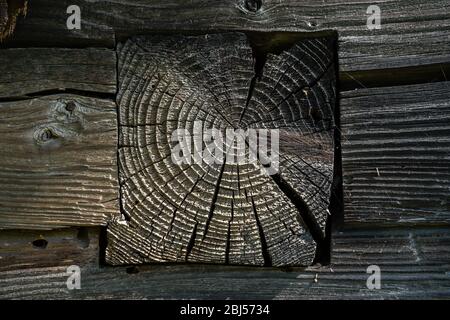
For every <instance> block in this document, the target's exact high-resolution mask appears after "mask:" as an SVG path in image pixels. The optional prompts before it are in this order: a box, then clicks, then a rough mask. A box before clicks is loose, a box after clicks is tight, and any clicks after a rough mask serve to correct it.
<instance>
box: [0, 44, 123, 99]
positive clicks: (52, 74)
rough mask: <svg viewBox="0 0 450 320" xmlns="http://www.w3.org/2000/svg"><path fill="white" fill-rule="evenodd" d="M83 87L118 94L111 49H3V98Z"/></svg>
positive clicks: (0, 85) (0, 63) (0, 55)
mask: <svg viewBox="0 0 450 320" xmlns="http://www.w3.org/2000/svg"><path fill="white" fill-rule="evenodd" d="M57 90H61V91H63V90H82V91H88V92H91V93H103V94H111V95H112V94H115V92H116V56H115V53H114V51H113V50H110V49H61V48H19V49H4V50H0V98H20V97H23V96H26V95H30V96H33V95H38V94H40V95H42V94H43V93H48V92H49V91H50V92H51V91H57Z"/></svg>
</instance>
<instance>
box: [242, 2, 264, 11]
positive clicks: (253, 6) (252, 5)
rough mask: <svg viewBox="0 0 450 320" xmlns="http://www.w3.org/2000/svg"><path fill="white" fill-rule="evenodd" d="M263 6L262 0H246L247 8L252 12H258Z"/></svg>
mask: <svg viewBox="0 0 450 320" xmlns="http://www.w3.org/2000/svg"><path fill="white" fill-rule="evenodd" d="M261 7H262V0H245V8H246V9H247V10H248V11H251V12H257V11H259V9H261Z"/></svg>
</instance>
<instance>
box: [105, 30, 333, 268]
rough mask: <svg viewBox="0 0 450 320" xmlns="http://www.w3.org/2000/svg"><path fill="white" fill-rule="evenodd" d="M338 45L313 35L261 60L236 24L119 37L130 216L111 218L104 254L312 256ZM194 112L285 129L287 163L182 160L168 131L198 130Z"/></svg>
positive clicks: (324, 209) (122, 257) (224, 122)
mask: <svg viewBox="0 0 450 320" xmlns="http://www.w3.org/2000/svg"><path fill="white" fill-rule="evenodd" d="M224 43H227V44H230V45H227V46H224V45H223V44H224ZM332 48H333V43H332V40H331V39H328V38H322V39H312V40H306V41H304V42H299V43H297V44H295V45H293V46H292V48H290V49H289V50H286V51H284V52H282V53H280V54H279V55H275V54H267V56H266V57H265V58H264V59H263V60H261V58H260V57H257V61H254V56H253V54H254V52H253V50H252V49H254V48H252V47H251V46H250V44H249V42H248V40H247V38H246V36H245V35H243V34H240V33H228V34H214V35H206V36H201V37H187V36H171V37H168V36H153V37H137V38H134V39H133V40H129V41H127V42H126V43H125V44H122V45H119V47H118V56H119V61H118V66H119V70H118V72H119V90H118V96H117V102H118V105H119V118H120V124H119V130H120V133H119V134H120V139H119V171H120V184H121V200H122V206H123V213H124V214H125V216H126V218H127V220H129V221H126V220H116V221H113V222H112V223H110V224H109V226H108V247H107V251H106V259H107V262H108V263H111V264H129V263H143V262H158V261H159V262H176V261H179V262H205V263H219V264H221V263H226V264H228V263H229V264H249V265H274V266H281V265H309V264H311V262H312V260H313V258H314V255H315V249H316V242H317V241H318V240H319V239H321V238H323V236H324V228H325V221H326V219H327V215H328V204H329V196H330V186H331V183H332V175H333V159H334V152H333V130H334V102H335V96H336V92H335V89H334V87H335V86H334V81H335V70H334V52H333V49H332ZM261 63H262V65H263V66H264V69H261V70H257V69H258V68H259V65H260V64H261ZM259 72H262V73H261V74H259ZM267 91H269V92H267ZM196 120H202V121H203V123H205V124H206V126H208V127H215V128H218V129H220V130H224V129H225V128H226V127H236V125H237V126H239V127H244V128H263V129H279V130H280V136H281V138H280V152H279V158H280V163H281V167H280V171H279V173H277V174H276V175H273V176H272V177H270V176H268V175H266V174H265V173H264V172H263V170H261V168H260V167H258V166H255V165H254V164H253V165H247V166H246V165H244V166H241V165H228V164H225V163H223V164H218V165H212V166H208V167H207V168H205V167H202V166H201V165H196V164H192V165H175V164H174V163H173V162H172V159H171V149H170V148H171V146H172V145H173V143H171V141H170V133H171V132H172V131H173V130H174V129H177V128H180V127H181V128H187V129H190V130H191V131H192V127H193V125H194V123H195V121H196ZM297 149H300V150H297Z"/></svg>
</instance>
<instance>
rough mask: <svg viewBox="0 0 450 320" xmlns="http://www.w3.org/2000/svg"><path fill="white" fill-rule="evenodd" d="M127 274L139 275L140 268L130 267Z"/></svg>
mask: <svg viewBox="0 0 450 320" xmlns="http://www.w3.org/2000/svg"><path fill="white" fill-rule="evenodd" d="M126 272H127V273H128V274H136V273H139V268H138V267H136V266H132V267H128V268H127V269H126Z"/></svg>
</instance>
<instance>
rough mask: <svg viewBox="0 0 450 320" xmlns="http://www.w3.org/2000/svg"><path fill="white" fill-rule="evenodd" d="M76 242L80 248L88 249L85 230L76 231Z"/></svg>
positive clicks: (87, 235)
mask: <svg viewBox="0 0 450 320" xmlns="http://www.w3.org/2000/svg"><path fill="white" fill-rule="evenodd" d="M77 240H78V242H79V244H80V247H82V248H87V247H89V243H90V239H89V231H88V229H87V228H83V227H82V228H80V229H78V233H77Z"/></svg>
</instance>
